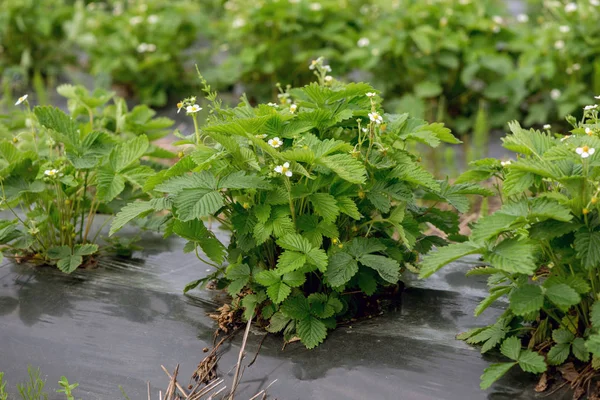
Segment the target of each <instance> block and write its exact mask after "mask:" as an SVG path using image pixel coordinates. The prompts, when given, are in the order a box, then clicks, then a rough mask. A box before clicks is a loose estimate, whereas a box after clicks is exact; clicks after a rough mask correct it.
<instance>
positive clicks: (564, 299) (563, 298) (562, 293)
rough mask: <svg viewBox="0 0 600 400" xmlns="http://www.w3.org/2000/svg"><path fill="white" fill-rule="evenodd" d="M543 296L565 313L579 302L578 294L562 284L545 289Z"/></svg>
mask: <svg viewBox="0 0 600 400" xmlns="http://www.w3.org/2000/svg"><path fill="white" fill-rule="evenodd" d="M545 294H546V297H547V298H548V300H550V301H551V302H552V303H554V304H556V305H557V306H558V307H559V308H561V309H562V310H565V311H566V310H568V309H569V307H571V306H573V305H575V304H578V303H579V302H580V301H581V297H580V296H579V293H577V292H576V291H575V289H573V288H572V287H570V286H568V285H565V284H564V283H559V284H556V285H552V286H550V287H548V288H546V292H545Z"/></svg>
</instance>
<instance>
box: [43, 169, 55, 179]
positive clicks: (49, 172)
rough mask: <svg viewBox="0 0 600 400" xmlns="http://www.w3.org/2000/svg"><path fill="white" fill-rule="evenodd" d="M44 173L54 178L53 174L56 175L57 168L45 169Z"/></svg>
mask: <svg viewBox="0 0 600 400" xmlns="http://www.w3.org/2000/svg"><path fill="white" fill-rule="evenodd" d="M44 175H46V176H48V177H50V178H54V177H55V176H57V175H58V170H57V169H47V170H45V171H44Z"/></svg>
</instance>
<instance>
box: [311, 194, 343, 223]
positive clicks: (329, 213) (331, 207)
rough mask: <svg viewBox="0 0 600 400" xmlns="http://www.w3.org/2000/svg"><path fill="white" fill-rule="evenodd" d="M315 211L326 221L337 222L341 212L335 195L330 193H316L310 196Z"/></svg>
mask: <svg viewBox="0 0 600 400" xmlns="http://www.w3.org/2000/svg"><path fill="white" fill-rule="evenodd" d="M309 199H310V202H311V204H312V205H313V208H314V210H315V213H317V214H318V215H320V216H321V217H322V218H323V219H324V220H325V221H328V222H335V220H336V219H337V216H338V215H339V214H340V209H339V208H338V206H337V201H336V199H335V197H333V196H332V195H330V194H329V193H314V194H312V195H310V196H309Z"/></svg>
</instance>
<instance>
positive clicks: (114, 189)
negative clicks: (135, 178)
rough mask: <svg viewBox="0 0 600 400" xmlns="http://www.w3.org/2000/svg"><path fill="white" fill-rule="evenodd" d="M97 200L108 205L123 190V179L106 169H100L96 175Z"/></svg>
mask: <svg viewBox="0 0 600 400" xmlns="http://www.w3.org/2000/svg"><path fill="white" fill-rule="evenodd" d="M96 180H97V182H98V186H97V189H98V193H97V194H98V199H99V200H100V201H102V202H105V203H109V202H111V201H113V200H114V199H115V197H117V196H118V195H119V194H121V192H123V190H124V189H125V178H124V177H123V176H122V175H119V174H117V173H115V172H114V171H111V170H110V169H107V168H104V167H103V168H101V169H99V170H98V172H97V175H96Z"/></svg>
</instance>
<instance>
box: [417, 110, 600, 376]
mask: <svg viewBox="0 0 600 400" xmlns="http://www.w3.org/2000/svg"><path fill="white" fill-rule="evenodd" d="M567 121H568V122H569V123H570V124H571V125H572V129H571V130H570V132H569V133H568V134H566V135H561V134H557V133H553V132H552V131H551V127H550V126H549V125H548V126H546V127H545V129H544V130H543V131H539V130H533V129H532V130H525V129H523V128H521V126H520V125H519V124H518V123H517V122H513V123H511V124H510V129H511V132H512V133H511V134H510V135H508V136H507V137H506V138H504V147H505V148H506V149H508V150H510V151H514V152H515V153H517V159H516V160H509V161H500V160H495V159H484V160H479V161H475V162H474V163H473V168H472V169H471V170H469V171H467V172H465V173H464V174H463V175H462V176H461V177H459V179H458V182H459V184H461V183H466V182H474V181H479V180H483V179H488V178H493V179H497V180H498V182H502V185H501V186H500V185H499V186H498V188H499V190H501V191H500V194H501V196H502V199H503V205H502V207H501V208H500V209H499V210H498V211H496V212H495V213H494V214H493V215H490V216H487V217H484V218H482V219H481V220H480V221H479V222H477V223H476V224H475V225H474V226H473V230H472V234H471V235H470V237H469V240H468V241H465V242H463V243H457V244H451V245H449V246H446V247H442V248H440V249H439V250H437V251H435V252H432V253H430V254H428V255H427V256H425V258H424V259H423V261H422V264H421V269H420V276H421V277H428V276H430V275H431V274H433V273H434V272H435V271H437V270H438V269H439V268H441V267H443V266H444V265H446V264H448V263H450V262H452V261H454V260H457V259H459V258H461V257H463V256H466V255H469V254H477V255H480V256H481V259H482V261H483V266H482V267H479V268H475V269H473V270H472V271H470V272H469V273H468V274H469V275H488V276H489V278H488V286H489V290H490V295H489V296H488V297H487V298H486V299H485V300H483V301H482V302H481V303H480V304H479V306H478V307H477V308H476V309H475V315H476V316H477V315H480V314H481V313H482V312H484V311H485V310H486V309H487V308H488V307H489V306H490V305H491V304H493V303H494V302H496V301H498V300H501V299H507V300H508V308H507V309H506V311H505V312H504V313H503V314H502V315H501V317H500V318H499V319H498V321H497V322H496V323H494V324H492V325H490V326H487V327H483V328H477V329H474V330H472V331H470V332H467V333H465V334H462V335H460V336H459V337H460V338H461V339H464V340H466V341H467V342H468V343H474V344H475V343H477V344H481V345H482V348H481V351H482V352H487V351H490V350H492V349H495V348H498V347H499V348H500V351H501V353H502V354H503V355H504V356H506V357H507V358H509V359H510V360H511V361H510V362H507V363H500V364H493V365H491V366H490V367H489V368H487V369H486V370H485V373H484V374H483V376H482V380H481V387H482V388H487V387H489V386H490V385H491V384H492V383H493V382H494V381H495V380H496V379H498V378H500V377H501V376H502V375H503V374H504V373H506V372H507V371H508V370H509V369H510V368H512V367H513V366H514V365H517V364H518V365H519V366H520V367H521V369H523V370H524V371H527V372H533V373H542V372H544V371H546V369H547V367H548V365H550V366H553V365H561V364H564V363H565V362H567V361H573V362H574V363H575V364H576V365H578V366H579V365H581V366H583V365H588V364H590V363H591V367H593V368H597V367H598V365H600V364H599V361H600V346H599V345H598V344H599V343H600V334H599V329H600V302H599V301H598V299H599V298H600V295H599V290H600V276H599V274H598V268H599V266H600V250H599V249H600V246H599V244H600V213H599V210H600V209H599V201H598V200H599V199H598V196H599V194H600V178H599V177H600V162H599V160H600V158H599V155H598V152H597V151H596V149H599V148H600V139H599V137H598V136H599V134H600V131H599V130H598V126H599V125H598V123H599V118H598V105H596V104H594V105H588V106H586V107H585V108H584V110H583V118H582V119H581V120H576V119H575V118H573V117H568V118H567ZM500 188H501V189H500ZM591 367H590V368H591Z"/></svg>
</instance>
